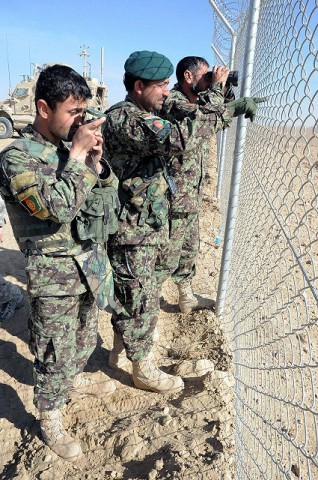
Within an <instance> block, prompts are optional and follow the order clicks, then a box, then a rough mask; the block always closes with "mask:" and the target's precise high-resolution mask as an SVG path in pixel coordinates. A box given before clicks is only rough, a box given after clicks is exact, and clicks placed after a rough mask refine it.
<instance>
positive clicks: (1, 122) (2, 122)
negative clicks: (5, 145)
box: [0, 117, 13, 138]
mask: <svg viewBox="0 0 318 480" xmlns="http://www.w3.org/2000/svg"><path fill="white" fill-rule="evenodd" d="M12 134H13V126H12V123H11V122H10V120H9V119H8V118H6V117H0V138H11V137H12Z"/></svg>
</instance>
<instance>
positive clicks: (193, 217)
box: [156, 84, 230, 284]
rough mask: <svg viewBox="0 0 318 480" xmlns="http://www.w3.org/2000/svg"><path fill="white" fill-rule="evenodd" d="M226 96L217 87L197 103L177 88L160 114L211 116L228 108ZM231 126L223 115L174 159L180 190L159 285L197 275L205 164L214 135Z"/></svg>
mask: <svg viewBox="0 0 318 480" xmlns="http://www.w3.org/2000/svg"><path fill="white" fill-rule="evenodd" d="M223 104H224V97H223V93H222V91H221V89H220V87H218V86H214V87H213V88H212V89H209V90H207V91H205V92H201V93H200V94H199V95H198V102H197V103H196V104H193V103H191V102H190V101H189V99H188V98H187V97H186V96H185V95H184V93H182V91H181V90H180V87H179V86H178V84H177V85H175V87H174V88H173V89H172V90H171V92H170V96H169V97H168V98H167V99H166V100H165V103H164V106H163V109H162V111H161V112H160V115H162V116H163V117H164V118H167V119H168V120H170V121H174V120H181V119H182V118H184V117H186V116H187V115H190V114H191V112H192V113H193V112H197V111H198V109H199V110H200V111H201V112H202V114H203V115H206V116H207V117H209V116H210V115H213V112H215V111H218V110H219V108H224V106H223ZM229 124H230V116H229V115H226V114H223V122H221V121H219V122H217V123H216V124H215V125H214V126H213V125H212V126H211V128H210V130H209V132H208V133H207V135H206V137H205V138H204V140H203V141H198V140H197V139H194V141H193V143H194V145H195V148H194V149H192V150H191V152H190V153H189V154H187V153H186V154H184V155H182V156H175V157H172V158H171V165H170V169H169V171H170V174H171V176H172V178H173V179H174V181H175V183H176V185H177V188H178V191H177V193H176V194H175V195H173V196H170V236H169V243H168V244H167V245H166V246H165V247H164V248H163V250H162V255H161V257H160V259H159V260H158V264H157V266H156V271H157V272H158V274H157V278H158V282H159V284H160V283H161V282H163V281H164V280H166V279H167V278H168V277H169V275H171V276H172V280H173V281H174V282H175V283H176V284H180V283H182V282H186V281H188V280H191V279H192V278H193V277H194V275H195V270H196V269H195V261H196V257H197V254H198V251H199V217H198V216H199V210H200V205H201V201H202V190H203V184H204V176H205V163H206V161H207V159H208V158H209V156H210V148H211V141H212V136H213V135H215V133H216V132H217V131H218V130H220V129H223V128H225V127H227V126H228V125H229Z"/></svg>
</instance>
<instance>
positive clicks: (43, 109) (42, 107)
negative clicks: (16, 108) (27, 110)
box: [36, 98, 50, 119]
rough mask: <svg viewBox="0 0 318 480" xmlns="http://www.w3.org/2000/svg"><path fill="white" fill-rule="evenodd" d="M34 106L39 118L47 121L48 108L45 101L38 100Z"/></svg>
mask: <svg viewBox="0 0 318 480" xmlns="http://www.w3.org/2000/svg"><path fill="white" fill-rule="evenodd" d="M36 106H37V107H38V112H39V115H40V117H42V118H45V119H47V118H48V115H49V111H50V107H49V106H48V104H47V103H46V101H45V100H43V99H42V98H40V99H39V100H38V101H37V103H36Z"/></svg>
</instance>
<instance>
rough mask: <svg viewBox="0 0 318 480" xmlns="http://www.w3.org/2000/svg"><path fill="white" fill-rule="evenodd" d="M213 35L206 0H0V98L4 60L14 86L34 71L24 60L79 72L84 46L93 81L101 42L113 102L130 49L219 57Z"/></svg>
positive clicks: (175, 57)
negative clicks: (68, 67)
mask: <svg viewBox="0 0 318 480" xmlns="http://www.w3.org/2000/svg"><path fill="white" fill-rule="evenodd" d="M212 34H213V11H212V8H211V6H210V4H209V1H208V0H161V1H159V2H151V1H150V0H104V1H103V0H87V1H83V0H77V1H75V0H63V1H62V0H51V1H47V0H26V1H21V0H0V39H1V46H2V47H1V55H0V98H1V99H3V98H6V97H7V94H8V91H9V76H8V59H9V65H10V73H11V86H12V88H14V87H15V86H16V84H17V82H18V81H20V80H21V79H22V75H23V74H25V75H29V74H30V71H31V72H32V71H33V67H31V70H30V63H37V64H39V65H42V64H43V63H52V62H57V63H58V62H60V63H66V64H68V65H70V66H72V67H73V68H74V69H75V70H77V71H78V72H79V73H83V58H82V57H80V56H79V53H80V51H81V48H80V46H81V45H86V46H88V47H89V49H88V53H89V54H90V57H89V58H88V62H89V63H91V73H92V76H93V77H96V78H98V79H100V51H101V47H104V81H105V83H106V85H107V87H108V89H109V95H108V99H109V104H110V105H111V104H113V103H115V102H117V101H119V100H122V99H123V97H124V95H125V90H124V87H123V84H122V78H123V73H124V70H123V65H124V62H125V60H126V59H127V57H128V56H129V55H130V53H131V52H133V51H135V50H156V51H158V52H160V53H163V54H165V55H167V56H168V57H169V58H170V60H171V61H172V63H173V64H174V66H175V65H176V63H177V62H178V61H179V60H180V59H181V58H182V57H184V56H186V55H200V56H203V57H206V58H207V60H208V61H209V63H210V64H213V63H219V62H218V61H217V60H216V59H214V53H213V51H212V49H211V46H210V45H211V42H212ZM7 48H8V59H7ZM174 81H175V77H172V79H171V86H172V84H173V83H174Z"/></svg>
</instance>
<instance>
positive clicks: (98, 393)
mask: <svg viewBox="0 0 318 480" xmlns="http://www.w3.org/2000/svg"><path fill="white" fill-rule="evenodd" d="M115 390H116V385H115V383H114V382H113V381H112V380H110V379H109V378H108V377H106V375H105V374H104V373H102V372H98V373H97V374H96V373H95V374H94V375H92V374H87V373H80V374H79V375H76V377H75V379H74V382H73V388H71V390H70V392H69V397H70V398H71V399H72V400H74V399H77V398H84V397H97V398H102V397H107V396H108V395H111V394H112V393H114V391H115Z"/></svg>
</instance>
